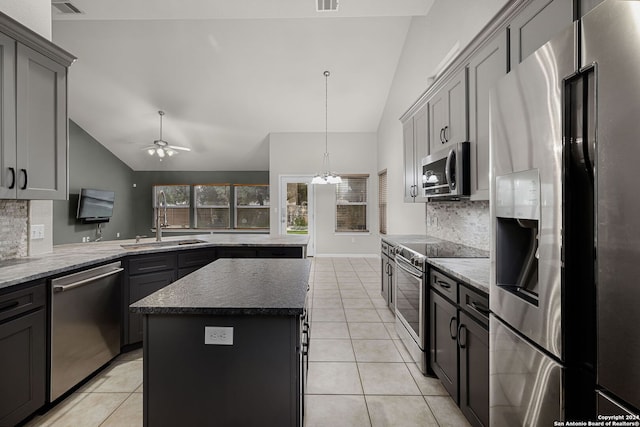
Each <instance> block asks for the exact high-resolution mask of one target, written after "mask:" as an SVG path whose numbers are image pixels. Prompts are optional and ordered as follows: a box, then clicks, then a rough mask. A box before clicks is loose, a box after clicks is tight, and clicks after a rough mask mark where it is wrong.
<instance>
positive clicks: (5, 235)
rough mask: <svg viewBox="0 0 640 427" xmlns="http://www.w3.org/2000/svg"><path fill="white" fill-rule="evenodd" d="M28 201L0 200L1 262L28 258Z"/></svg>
mask: <svg viewBox="0 0 640 427" xmlns="http://www.w3.org/2000/svg"><path fill="white" fill-rule="evenodd" d="M28 222H29V202H28V201H27V200H0V260H4V259H12V258H17V257H22V256H27V251H28V248H29V243H28V235H27V229H28V227H27V224H28Z"/></svg>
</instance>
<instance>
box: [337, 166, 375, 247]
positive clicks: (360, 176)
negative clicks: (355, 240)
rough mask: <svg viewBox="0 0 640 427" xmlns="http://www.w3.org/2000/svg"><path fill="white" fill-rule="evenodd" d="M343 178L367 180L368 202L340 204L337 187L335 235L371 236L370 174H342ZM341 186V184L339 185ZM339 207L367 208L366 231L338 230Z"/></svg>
mask: <svg viewBox="0 0 640 427" xmlns="http://www.w3.org/2000/svg"><path fill="white" fill-rule="evenodd" d="M341 177H342V178H363V179H365V180H366V186H365V188H366V190H367V194H366V196H367V201H366V202H360V203H338V186H337V185H336V189H335V209H334V215H335V222H334V227H333V229H334V233H335V234H340V235H348V234H353V235H358V236H362V235H363V234H371V230H370V225H371V182H370V181H371V179H370V176H369V174H341ZM338 185H339V184H338ZM338 206H365V229H364V230H338Z"/></svg>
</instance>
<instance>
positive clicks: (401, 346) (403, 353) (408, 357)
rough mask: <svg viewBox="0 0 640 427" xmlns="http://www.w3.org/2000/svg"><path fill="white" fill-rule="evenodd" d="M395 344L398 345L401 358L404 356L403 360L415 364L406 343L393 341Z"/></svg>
mask: <svg viewBox="0 0 640 427" xmlns="http://www.w3.org/2000/svg"><path fill="white" fill-rule="evenodd" d="M393 343H394V344H395V345H396V348H397V349H398V352H399V353H400V356H402V360H404V361H405V362H409V363H413V362H414V360H413V358H412V357H411V354H410V353H409V352H408V351H407V348H406V347H405V346H404V343H403V342H402V341H401V340H393Z"/></svg>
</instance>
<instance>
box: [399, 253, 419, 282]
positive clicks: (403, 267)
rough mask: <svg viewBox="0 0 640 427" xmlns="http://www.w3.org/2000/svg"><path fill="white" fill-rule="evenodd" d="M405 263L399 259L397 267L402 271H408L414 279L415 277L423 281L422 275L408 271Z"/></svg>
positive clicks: (414, 271)
mask: <svg viewBox="0 0 640 427" xmlns="http://www.w3.org/2000/svg"><path fill="white" fill-rule="evenodd" d="M404 262H406V261H402V260H399V259H398V258H396V266H397V267H399V268H401V269H402V270H404V271H406V272H407V273H409V274H410V275H412V276H413V277H415V278H417V279H422V274H416V270H413V269H412V270H410V269H408V268H407V267H405V266H404V265H403V263H404ZM407 264H408V263H407Z"/></svg>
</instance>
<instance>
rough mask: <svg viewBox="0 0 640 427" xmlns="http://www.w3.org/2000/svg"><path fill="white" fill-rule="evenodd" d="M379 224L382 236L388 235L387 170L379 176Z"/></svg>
mask: <svg viewBox="0 0 640 427" xmlns="http://www.w3.org/2000/svg"><path fill="white" fill-rule="evenodd" d="M378 222H379V223H380V234H387V170H386V169H385V170H383V171H382V172H380V173H379V174H378Z"/></svg>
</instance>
